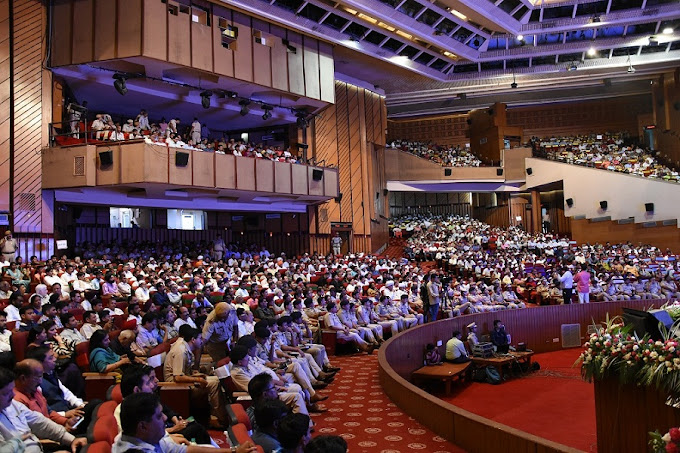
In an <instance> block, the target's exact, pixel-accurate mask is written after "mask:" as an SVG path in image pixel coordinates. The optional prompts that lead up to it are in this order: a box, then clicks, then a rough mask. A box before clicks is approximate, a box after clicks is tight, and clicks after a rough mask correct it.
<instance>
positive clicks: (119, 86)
mask: <svg viewBox="0 0 680 453" xmlns="http://www.w3.org/2000/svg"><path fill="white" fill-rule="evenodd" d="M113 78H114V81H113V87H114V88H115V89H116V91H117V92H118V94H120V95H121V96H125V94H127V92H128V89H127V85H126V84H125V80H126V77H125V76H124V75H123V74H114V75H113Z"/></svg>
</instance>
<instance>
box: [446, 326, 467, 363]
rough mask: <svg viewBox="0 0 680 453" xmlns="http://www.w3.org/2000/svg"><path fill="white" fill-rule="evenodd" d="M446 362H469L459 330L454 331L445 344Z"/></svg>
mask: <svg viewBox="0 0 680 453" xmlns="http://www.w3.org/2000/svg"><path fill="white" fill-rule="evenodd" d="M446 361H447V362H453V363H465V362H469V361H470V357H469V356H468V353H467V351H466V350H465V344H464V343H463V341H462V340H461V334H460V330H454V332H453V337H452V338H451V339H450V340H449V341H447V342H446Z"/></svg>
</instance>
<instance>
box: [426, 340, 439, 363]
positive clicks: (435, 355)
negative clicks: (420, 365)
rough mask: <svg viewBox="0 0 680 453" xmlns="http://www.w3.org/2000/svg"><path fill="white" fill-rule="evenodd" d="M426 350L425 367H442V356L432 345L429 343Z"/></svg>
mask: <svg viewBox="0 0 680 453" xmlns="http://www.w3.org/2000/svg"><path fill="white" fill-rule="evenodd" d="M425 349H426V351H425V366H432V365H442V356H441V355H440V354H439V351H438V350H437V348H435V347H434V345H433V344H432V343H428V345H427V346H426V347H425Z"/></svg>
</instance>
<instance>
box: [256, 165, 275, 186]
mask: <svg viewBox="0 0 680 453" xmlns="http://www.w3.org/2000/svg"><path fill="white" fill-rule="evenodd" d="M273 175H274V162H272V161H270V160H264V159H255V178H256V181H257V190H258V191H260V192H274V178H272V176H273Z"/></svg>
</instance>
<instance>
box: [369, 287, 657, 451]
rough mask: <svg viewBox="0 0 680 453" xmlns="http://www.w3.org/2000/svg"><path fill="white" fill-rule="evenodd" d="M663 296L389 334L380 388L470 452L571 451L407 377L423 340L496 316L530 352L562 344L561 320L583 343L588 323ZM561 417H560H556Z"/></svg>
mask: <svg viewBox="0 0 680 453" xmlns="http://www.w3.org/2000/svg"><path fill="white" fill-rule="evenodd" d="M664 302H666V301H665V300H664V301H655V303H652V301H649V300H643V301H617V302H598V303H590V304H574V305H556V306H548V307H538V308H530V309H524V310H511V311H503V312H495V313H479V314H474V315H466V316H461V317H458V318H453V319H446V320H441V321H437V322H435V323H430V324H425V325H423V326H420V327H418V328H415V329H411V330H407V331H406V332H404V333H402V334H399V335H397V336H396V337H394V338H392V339H390V340H389V341H388V342H387V343H386V344H385V345H384V346H383V347H382V348H380V353H379V355H378V367H379V376H380V383H381V385H382V387H383V390H384V391H385V393H386V394H387V395H388V396H389V397H390V399H392V401H393V402H394V403H395V404H396V405H397V406H399V407H400V408H401V409H402V410H403V411H404V412H405V413H406V414H408V415H409V416H411V417H413V418H414V419H416V420H417V421H418V422H420V423H422V424H423V425H425V426H427V427H428V428H430V429H431V430H432V431H434V432H435V433H436V434H438V435H440V436H442V437H444V438H446V439H448V440H449V441H451V442H453V443H455V444H456V445H458V446H460V447H461V448H463V449H465V450H466V451H469V452H488V451H525V452H539V451H540V452H576V451H578V450H576V449H574V448H571V447H568V446H566V445H562V444H558V443H556V442H552V441H550V440H548V439H543V438H540V437H538V436H534V435H531V434H528V433H525V432H523V431H520V430H518V429H515V428H511V427H509V426H506V425H503V424H501V423H497V422H494V421H492V420H489V419H486V418H484V417H480V416H478V415H475V414H473V413H471V412H468V411H466V410H463V409H461V408H459V407H457V406H455V405H454V404H451V403H447V402H445V401H442V400H440V399H439V398H437V397H435V396H432V395H430V394H428V393H427V392H425V391H424V390H421V389H419V388H418V387H416V386H415V385H413V384H411V383H410V382H409V378H410V375H411V373H412V372H413V371H414V370H416V369H417V368H419V367H421V366H422V361H423V353H424V349H425V345H426V344H427V343H435V344H436V342H437V340H442V341H443V342H446V341H447V340H448V339H449V338H450V337H451V334H452V332H453V331H454V330H460V331H461V332H464V331H465V326H466V325H467V324H469V323H471V322H472V321H475V322H476V323H477V325H478V332H480V333H484V332H489V331H490V330H491V329H492V327H493V321H494V320H495V319H501V320H502V321H503V323H504V324H505V326H506V329H507V331H508V332H509V333H510V334H511V335H512V339H513V343H518V342H524V343H526V344H527V345H528V347H529V348H530V349H532V350H534V351H535V352H549V351H557V350H560V349H562V344H561V326H562V324H580V325H581V339H582V343H583V342H585V338H586V336H587V334H586V332H587V327H588V325H590V324H592V323H593V320H594V321H595V322H602V321H604V320H605V319H606V318H607V315H609V316H610V317H612V316H616V315H621V314H622V312H623V310H622V309H623V307H633V308H638V309H644V308H648V307H650V306H652V305H654V306H657V307H658V306H660V304H662V303H664ZM555 422H556V423H557V422H560V421H559V420H556V421H555Z"/></svg>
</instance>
